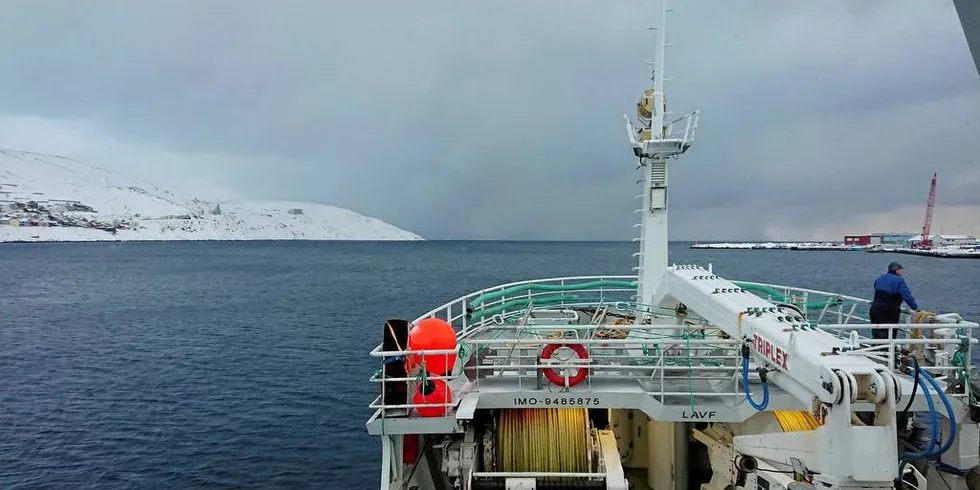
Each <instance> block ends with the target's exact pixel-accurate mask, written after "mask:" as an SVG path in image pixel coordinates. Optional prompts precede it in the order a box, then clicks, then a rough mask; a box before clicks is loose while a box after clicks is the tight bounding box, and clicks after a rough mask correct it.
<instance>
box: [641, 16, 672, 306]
mask: <svg viewBox="0 0 980 490" xmlns="http://www.w3.org/2000/svg"><path fill="white" fill-rule="evenodd" d="M659 4H660V9H659V10H660V12H659V13H660V19H659V22H658V25H657V27H656V29H657V42H656V47H655V50H654V63H653V74H652V79H653V111H652V114H651V117H650V128H649V129H650V139H651V140H658V139H662V138H663V132H662V131H663V126H664V66H665V61H664V60H665V57H666V56H665V54H666V53H665V48H666V46H667V1H666V0H660V2H659ZM644 170H645V172H646V180H645V182H644V188H643V220H642V225H641V227H642V233H641V241H640V243H641V250H640V253H641V255H640V270H639V278H638V279H639V280H638V284H637V296H638V300H637V301H638V302H639V303H640V304H643V305H648V306H649V307H653V296H654V293H655V292H656V291H657V289H658V288H659V287H660V281H661V280H662V279H663V276H664V274H665V273H666V272H667V161H666V157H663V156H658V157H656V159H654V160H650V159H646V166H645V167H644ZM637 320H638V321H639V318H637Z"/></svg>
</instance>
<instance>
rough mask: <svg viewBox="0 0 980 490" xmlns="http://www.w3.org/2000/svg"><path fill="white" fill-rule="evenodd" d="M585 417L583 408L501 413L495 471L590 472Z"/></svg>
mask: <svg viewBox="0 0 980 490" xmlns="http://www.w3.org/2000/svg"><path fill="white" fill-rule="evenodd" d="M588 427H589V426H588V416H587V413H586V410H585V409H584V408H521V409H509V410H501V411H500V418H499V420H498V424H497V471H541V472H573V473H584V472H587V471H589V459H588V458H589V455H588V451H589V448H588Z"/></svg>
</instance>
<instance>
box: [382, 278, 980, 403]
mask: <svg viewBox="0 0 980 490" xmlns="http://www.w3.org/2000/svg"><path fill="white" fill-rule="evenodd" d="M635 281H636V276H631V275H616V276H573V277H559V278H546V279H535V280H529V281H518V282H512V283H507V284H502V285H499V286H494V287H490V288H485V289H482V290H479V291H476V292H473V293H470V294H467V295H465V296H462V297H460V298H457V299H455V300H452V301H450V302H448V303H446V304H444V305H442V306H439V307H437V308H434V309H432V310H430V311H428V312H426V313H425V314H423V315H422V316H420V317H419V318H417V319H415V320H414V322H413V323H417V322H418V321H420V320H422V319H424V318H429V317H435V318H441V319H443V320H446V321H447V322H449V323H450V324H451V325H452V326H453V327H454V329H456V331H457V335H458V338H459V339H460V345H459V346H457V348H456V349H454V350H452V351H434V350H433V351H415V352H413V353H414V354H416V355H420V356H423V357H424V356H426V355H436V354H441V353H446V352H455V353H457V356H458V361H457V366H456V368H455V369H454V370H453V372H452V373H448V374H447V375H446V376H430V379H443V380H445V381H447V382H451V381H453V380H454V379H456V378H457V377H459V376H460V375H462V374H464V373H465V374H466V377H467V378H468V379H470V380H472V381H474V383H475V385H476V390H477V391H479V390H480V389H481V387H482V385H483V384H485V383H487V382H488V380H489V382H490V383H494V382H499V381H500V380H508V381H511V382H516V385H515V386H516V388H517V389H519V390H535V389H539V388H541V382H540V372H541V370H543V369H548V368H552V369H562V368H566V369H574V368H580V367H585V368H587V369H588V371H589V375H588V376H587V377H586V380H585V381H584V382H583V384H582V386H586V387H587V389H588V390H589V391H591V390H593V389H594V388H596V386H595V385H596V384H602V383H604V382H606V381H609V382H622V381H623V380H638V381H642V382H643V383H642V385H643V386H644V390H645V392H646V393H648V394H650V395H654V396H656V397H657V398H658V399H659V400H660V401H661V403H667V402H668V398H669V397H679V396H683V397H691V399H692V400H693V398H695V397H713V398H716V399H717V398H718V397H733V398H740V397H743V396H744V392H743V388H742V387H741V386H740V384H741V381H740V376H739V374H740V360H741V357H740V353H739V352H738V347H739V346H740V345H741V341H740V340H739V339H725V338H708V337H707V336H705V337H704V338H694V336H692V335H691V333H692V332H694V331H701V330H705V331H711V330H713V329H714V327H712V326H711V325H710V324H701V323H699V319H698V318H697V317H696V312H690V314H689V317H688V318H687V320H688V322H687V323H691V324H688V325H676V324H662V323H661V324H653V325H638V326H634V325H598V324H597V325H589V324H581V323H580V322H577V317H578V314H575V315H574V317H573V316H572V315H571V314H568V312H570V311H571V310H572V309H573V308H595V309H597V310H598V309H607V310H609V311H611V312H613V313H614V314H617V313H618V314H622V313H630V312H633V311H635V310H636V309H637V307H638V306H644V305H638V304H637V303H636V302H635V298H636V296H635V293H636V289H635ZM734 282H735V283H736V284H737V285H738V286H739V287H742V288H745V289H747V290H749V291H752V292H753V293H755V294H757V295H759V296H761V297H763V298H766V299H768V300H770V301H772V302H774V303H781V304H790V305H796V306H797V307H798V308H799V309H800V310H801V311H802V312H803V313H805V314H806V316H807V318H808V319H809V320H810V321H811V322H815V323H817V324H819V325H818V328H820V329H822V330H824V331H827V332H829V333H832V334H835V335H837V336H838V337H839V338H842V339H846V340H848V341H849V342H850V344H849V345H850V348H849V351H851V352H854V353H859V354H861V355H864V356H866V357H868V358H869V359H873V360H875V361H877V362H879V363H881V364H884V365H887V366H888V367H889V368H890V369H891V370H893V372H894V370H895V369H896V367H898V366H896V364H895V360H896V357H897V356H896V353H897V352H898V351H899V350H900V349H903V348H906V349H912V350H917V349H919V348H921V347H924V346H929V347H930V348H932V349H933V350H940V351H941V350H943V349H944V348H946V347H947V346H959V347H957V349H956V350H960V349H961V348H965V355H963V356H960V357H959V358H957V357H956V356H955V355H954V354H953V352H952V351H950V352H949V357H948V358H947V359H946V362H945V363H944V364H942V365H938V366H932V365H930V366H928V368H929V370H930V371H931V372H935V373H936V379H937V381H940V382H949V381H953V380H951V379H949V373H951V372H954V371H957V372H961V373H962V372H964V371H965V372H966V373H969V372H970V370H971V367H972V344H973V343H974V342H976V339H975V338H974V337H975V336H974V334H973V330H974V329H975V328H977V327H978V325H977V324H976V323H973V322H966V321H963V320H962V319H961V318H959V317H958V315H939V316H937V317H935V321H937V322H939V323H920V324H911V323H909V319H910V318H911V317H910V314H909V312H904V313H903V322H902V323H899V324H895V325H870V324H869V323H868V320H867V319H866V318H864V317H862V316H861V315H860V313H863V312H864V311H866V309H867V307H868V305H869V304H870V301H868V300H866V299H863V298H858V297H854V296H848V295H842V294H836V293H829V292H825V291H819V290H814V289H807V288H799V287H790V286H782V285H773V284H765V283H757V282H745V281H734ZM859 307H860V308H859ZM532 309H533V310H534V313H535V317H538V318H537V320H534V319H531V317H530V315H529V312H530V311H531V310H532ZM654 310H656V309H654ZM660 314H661V315H663V316H668V317H676V312H674V311H673V310H669V311H668V310H665V311H662V312H661V313H660ZM541 316H544V317H545V318H540V317H541ZM572 318H576V322H575V323H571V322H570V320H571V319H572ZM545 320H546V321H545ZM535 321H539V322H542V323H546V324H537V323H535ZM872 328H892V329H894V331H895V332H903V334H904V335H899V336H898V337H904V338H890V339H882V340H878V339H873V338H870V336H866V335H864V333H863V332H865V331H868V330H870V329H872ZM939 328H954V329H957V336H956V338H948V339H944V338H929V337H932V335H930V334H929V332H934V331H935V330H936V329H939ZM608 329H618V330H623V331H628V332H630V335H629V336H627V337H626V338H621V339H617V338H597V337H596V333H597V332H599V331H602V330H608ZM714 330H716V329H714ZM556 331H567V333H568V334H569V335H571V336H572V337H570V338H567V339H562V340H564V341H566V342H571V343H575V344H581V345H582V346H583V347H586V349H587V350H588V352H589V359H587V360H586V361H584V362H583V361H579V360H575V361H568V362H564V363H558V362H547V361H539V359H538V352H540V348H541V347H542V346H543V345H545V344H548V343H554V342H556V341H558V340H560V339H558V338H543V337H542V336H541V335H542V333H548V332H552V333H553V332H556ZM914 331H915V332H919V333H920V334H921V336H923V337H925V338H910V337H912V335H911V334H912V333H913V332H914ZM488 332H493V333H495V334H497V336H496V337H495V338H494V337H493V336H491V338H483V337H486V334H487V333H488ZM515 336H516V338H515ZM493 348H499V350H500V352H502V353H498V354H489V353H488V354H484V352H490V351H492V349H493ZM651 350H653V352H652V353H651ZM370 355H371V356H372V357H375V358H381V360H382V361H384V360H388V359H392V358H395V357H397V356H403V355H405V353H404V352H401V351H382V350H381V346H380V345H379V346H378V347H376V348H375V349H374V350H372V351H371V353H370ZM471 356H473V357H475V359H476V362H475V364H472V363H471V364H469V365H465V366H464V363H465V362H467V361H468V360H469V359H470V357H471ZM484 362H489V364H485V365H484V364H483V363H484ZM923 367H927V366H926V365H925V364H923ZM753 378H754V379H757V378H755V375H754V374H753ZM419 380H420V378H419V377H418V376H414V377H412V376H409V377H400V378H391V377H385V374H384V372H383V369H382V370H379V372H378V373H375V375H374V376H372V377H371V379H370V381H371V382H374V383H382V384H384V383H390V382H395V383H398V382H404V383H406V392H407V394H408V395H407V396H408V400H409V403H399V404H386V400H385V399H384V395H383V394H382V395H380V396H378V397H377V398H376V399H375V400H374V401H373V402H372V403H371V404H370V407H371V408H373V409H376V410H378V412H379V413H378V414H376V415H379V416H381V417H386V416H389V415H388V414H387V412H386V411H389V410H398V412H399V414H398V415H395V416H404V415H406V414H407V413H409V412H410V411H411V409H414V408H418V407H419V406H418V405H416V404H413V403H411V402H410V401H411V395H412V389H411V388H412V385H413V384H414V383H416V382H418V381H419ZM684 380H687V381H689V383H688V386H685V387H684V389H677V386H678V382H680V381H684ZM706 383H707V384H709V385H711V386H709V387H705V384H706ZM545 384H547V381H545ZM719 384H724V385H725V388H721V387H720V386H718V385H719ZM965 385H966V387H965V390H964V393H958V394H950V395H949V396H951V397H965V398H966V399H967V400H969V399H971V398H970V397H971V396H972V394H971V391H970V388H971V387H970V384H969V383H968V382H967V383H965ZM551 388H555V387H551ZM545 389H547V388H545ZM382 392H383V390H382ZM457 403H458V400H453V401H451V402H450V403H447V404H444V405H442V406H447V407H452V406H455V405H456V404H457ZM425 406H430V407H431V406H433V405H432V404H427V405H425ZM436 406H438V405H436Z"/></svg>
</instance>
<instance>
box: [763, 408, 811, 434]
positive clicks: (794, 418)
mask: <svg viewBox="0 0 980 490" xmlns="http://www.w3.org/2000/svg"><path fill="white" fill-rule="evenodd" d="M772 415H773V417H776V421H777V422H779V427H780V428H782V429H783V432H800V431H804V430H815V429H816V428H817V427H820V423H819V422H817V418H816V417H814V416H813V414H812V413H810V412H808V411H806V410H773V411H772Z"/></svg>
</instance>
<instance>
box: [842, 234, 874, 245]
mask: <svg viewBox="0 0 980 490" xmlns="http://www.w3.org/2000/svg"><path fill="white" fill-rule="evenodd" d="M844 245H871V235H848V236H846V237H844Z"/></svg>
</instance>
